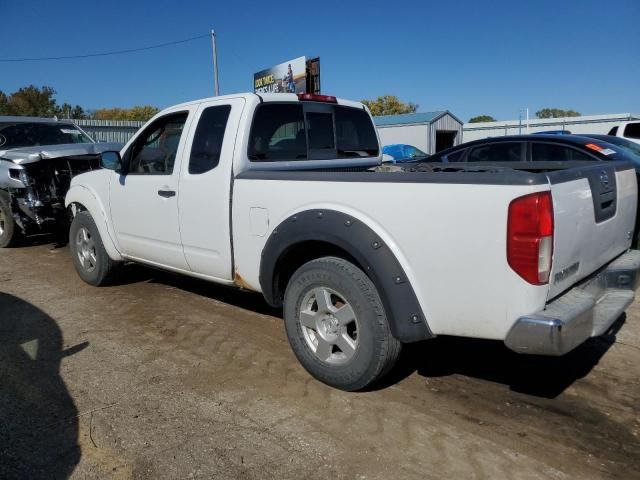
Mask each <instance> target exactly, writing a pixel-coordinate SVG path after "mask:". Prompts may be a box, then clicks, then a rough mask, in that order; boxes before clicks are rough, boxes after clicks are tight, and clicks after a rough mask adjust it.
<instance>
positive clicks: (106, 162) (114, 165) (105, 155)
mask: <svg viewBox="0 0 640 480" xmlns="http://www.w3.org/2000/svg"><path fill="white" fill-rule="evenodd" d="M100 165H101V166H102V168H106V169H108V170H113V171H115V172H120V173H122V174H123V175H124V174H125V173H124V172H123V168H122V167H123V166H122V158H121V157H120V152H102V153H101V154H100Z"/></svg>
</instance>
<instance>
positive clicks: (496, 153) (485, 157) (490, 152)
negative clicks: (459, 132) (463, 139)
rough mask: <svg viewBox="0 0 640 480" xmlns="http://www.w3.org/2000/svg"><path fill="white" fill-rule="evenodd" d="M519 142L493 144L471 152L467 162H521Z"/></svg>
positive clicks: (520, 145) (520, 144)
mask: <svg viewBox="0 0 640 480" xmlns="http://www.w3.org/2000/svg"><path fill="white" fill-rule="evenodd" d="M522 145H523V143H521V142H504V143H493V144H490V145H484V146H481V147H476V148H473V149H472V150H471V153H469V156H468V157H467V162H489V163H494V162H521V161H522V156H521V152H522Z"/></svg>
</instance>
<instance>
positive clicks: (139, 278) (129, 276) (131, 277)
mask: <svg viewBox="0 0 640 480" xmlns="http://www.w3.org/2000/svg"><path fill="white" fill-rule="evenodd" d="M122 268H123V271H122V272H121V273H120V274H119V275H118V278H117V279H116V280H115V281H114V282H113V284H114V285H128V284H132V283H138V282H149V283H158V284H161V285H167V286H169V287H174V288H179V289H180V290H184V291H185V292H190V293H193V294H195V295H199V296H202V297H206V298H211V299H214V300H218V301H220V302H223V303H227V304H229V305H233V306H234V307H238V308H242V309H244V310H249V311H252V312H255V313H260V314H262V315H272V316H274V317H280V318H281V317H282V310H281V309H278V308H273V307H270V306H269V305H268V304H267V303H266V302H265V300H264V297H263V296H262V295H261V294H259V293H256V292H253V291H249V290H240V289H238V288H236V287H227V286H224V285H218V284H215V283H212V282H208V281H206V280H200V279H198V278H194V277H188V276H186V275H180V274H177V273H172V272H168V271H165V270H158V269H154V268H151V267H147V266H144V265H139V264H128V265H125V266H123V267H122Z"/></svg>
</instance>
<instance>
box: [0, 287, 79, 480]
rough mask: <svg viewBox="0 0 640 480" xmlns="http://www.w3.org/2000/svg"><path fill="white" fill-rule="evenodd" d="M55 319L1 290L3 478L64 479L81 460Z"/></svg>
mask: <svg viewBox="0 0 640 480" xmlns="http://www.w3.org/2000/svg"><path fill="white" fill-rule="evenodd" d="M87 345H88V344H87V343H85V344H80V345H78V346H76V347H72V348H71V349H68V350H67V351H63V344H62V334H61V332H60V329H59V328H58V326H57V325H56V322H55V321H54V320H53V319H52V318H51V317H49V316H48V315H46V314H45V313H44V312H42V311H41V310H39V309H38V308H36V307H34V306H33V305H31V304H30V303H28V302H25V301H24V300H21V299H20V298H18V297H15V296H13V295H9V294H6V293H2V292H0V459H1V460H0V478H30V479H39V478H43V479H44V478H66V477H68V476H69V475H71V473H72V472H73V470H74V469H75V467H76V465H77V463H78V461H79V460H80V447H79V446H78V417H77V415H78V410H77V409H76V406H75V404H74V402H73V399H72V398H71V395H70V394H69V392H68V390H67V388H66V386H65V384H64V381H63V380H62V378H61V377H60V374H59V367H60V360H61V359H62V358H63V357H65V356H68V355H71V354H73V353H75V352H77V351H79V350H81V349H83V348H85V347H86V346H87Z"/></svg>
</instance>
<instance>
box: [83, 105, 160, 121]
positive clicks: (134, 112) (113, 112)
mask: <svg viewBox="0 0 640 480" xmlns="http://www.w3.org/2000/svg"><path fill="white" fill-rule="evenodd" d="M159 111H160V109H158V108H157V107H154V106H151V105H136V106H135V107H131V108H118V107H115V108H99V109H98V110H95V111H94V112H93V118H95V119H98V120H149V119H150V118H151V117H153V116H154V115H155V114H156V113H158V112H159Z"/></svg>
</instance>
